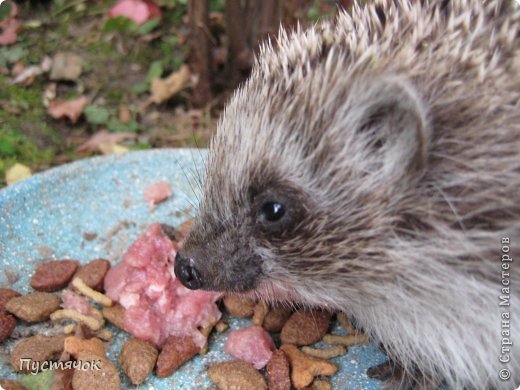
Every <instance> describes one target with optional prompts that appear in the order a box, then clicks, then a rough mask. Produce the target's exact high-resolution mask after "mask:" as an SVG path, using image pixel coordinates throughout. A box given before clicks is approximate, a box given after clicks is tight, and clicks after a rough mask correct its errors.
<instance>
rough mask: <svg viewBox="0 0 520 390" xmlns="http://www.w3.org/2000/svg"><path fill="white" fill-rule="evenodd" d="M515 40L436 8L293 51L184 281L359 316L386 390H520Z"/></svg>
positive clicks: (287, 35)
mask: <svg viewBox="0 0 520 390" xmlns="http://www.w3.org/2000/svg"><path fill="white" fill-rule="evenodd" d="M519 27H520V11H519V9H518V7H516V8H515V6H514V5H513V3H512V2H510V3H507V2H503V3H502V2H497V1H487V2H480V1H471V0H453V1H439V2H437V1H431V2H430V1H428V0H425V1H410V2H407V1H395V2H390V1H389V2H387V3H370V4H365V5H360V4H357V3H356V4H354V6H353V9H352V12H351V13H350V14H348V13H345V12H339V14H338V15H337V17H335V18H334V19H333V20H326V21H323V22H321V24H317V25H315V26H312V27H310V28H309V29H307V30H303V29H301V28H297V29H295V30H294V31H292V32H285V31H281V32H280V33H279V36H278V38H277V40H276V42H274V43H270V42H268V43H266V44H264V45H263V47H262V48H261V50H260V53H259V55H258V58H256V60H255V63H254V66H253V69H252V72H251V75H250V76H249V78H248V79H247V81H245V82H244V84H243V85H241V86H240V87H239V88H238V90H237V91H236V92H235V93H234V95H233V96H232V98H231V99H230V101H229V102H228V104H227V107H226V108H225V110H224V111H223V113H222V116H221V118H220V121H219V123H218V126H217V131H216V134H215V135H214V138H213V139H212V141H211V144H210V148H209V154H208V158H207V162H206V168H205V174H204V182H203V184H202V193H201V199H200V204H199V208H198V213H197V216H196V218H195V220H194V224H193V227H192V230H191V232H190V234H189V236H188V237H187V239H186V241H185V242H184V246H183V248H182V249H181V250H180V251H179V252H178V254H177V256H176V259H175V273H176V275H177V277H178V278H179V279H180V281H181V282H182V283H183V284H184V285H185V286H186V287H188V288H191V289H204V290H215V291H223V292H226V293H230V294H234V293H237V294H246V295H247V294H252V295H254V296H258V297H261V298H262V299H265V300H267V301H278V302H290V303H297V304H300V305H305V306H308V307H316V306H318V307H325V308H327V309H329V310H334V311H339V312H344V313H346V314H348V315H350V316H352V317H353V318H354V319H355V320H356V322H357V324H358V325H359V326H360V327H361V328H362V329H363V330H364V331H365V332H366V333H367V334H368V335H369V336H370V338H371V339H372V340H374V341H376V342H378V343H380V345H381V346H382V347H383V348H384V350H385V351H386V352H387V354H388V356H389V358H390V359H391V360H392V362H395V364H396V365H398V366H399V367H400V368H401V370H400V371H399V370H396V371H395V372H396V375H394V377H393V378H391V379H389V381H388V382H386V387H387V388H429V389H431V388H435V387H436V386H437V385H438V384H439V383H444V384H445V385H448V386H449V387H450V388H453V389H462V388H468V389H485V388H486V389H487V388H507V389H512V388H516V386H518V385H519V384H520V348H518V346H516V345H515V343H513V346H510V345H509V344H508V342H509V343H510V342H511V341H512V340H514V339H515V338H516V337H518V336H516V335H520V320H519V318H520V305H519V303H518V302H520V288H519V287H518V286H519V275H520V266H515V263H514V261H512V262H509V263H506V262H503V261H502V259H503V257H502V256H504V255H505V253H504V251H506V249H505V248H506V247H507V251H508V252H507V256H510V257H509V258H510V259H515V257H516V258H518V254H519V253H520V252H519V248H520V157H519V156H520V39H519V38H520V36H519V35H520V33H519V31H520V30H519ZM505 243H507V246H504V245H505ZM506 301H507V302H506ZM515 342H516V341H515ZM398 372H400V374H399V375H397V373H398ZM508 373H509V374H508ZM508 375H509V376H508Z"/></svg>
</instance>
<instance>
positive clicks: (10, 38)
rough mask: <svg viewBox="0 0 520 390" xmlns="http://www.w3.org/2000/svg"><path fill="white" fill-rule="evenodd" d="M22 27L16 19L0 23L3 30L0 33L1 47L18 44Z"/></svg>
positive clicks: (0, 28) (7, 19)
mask: <svg viewBox="0 0 520 390" xmlns="http://www.w3.org/2000/svg"><path fill="white" fill-rule="evenodd" d="M20 27H21V24H20V22H19V21H18V20H16V19H15V18H11V17H8V18H6V19H4V20H2V21H0V30H2V32H1V33H0V45H12V44H13V43H16V38H17V37H18V31H19V30H20Z"/></svg>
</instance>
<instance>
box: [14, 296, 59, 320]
mask: <svg viewBox="0 0 520 390" xmlns="http://www.w3.org/2000/svg"><path fill="white" fill-rule="evenodd" d="M59 307H60V300H59V298H58V297H57V296H56V295H53V294H49V293H46V292H33V293H30V294H27V295H24V296H20V297H15V298H11V299H10V300H9V301H8V302H7V303H6V305H5V308H6V310H7V311H8V312H10V313H12V314H14V315H15V316H16V317H18V318H20V319H22V320H24V321H27V322H41V321H45V320H48V319H49V316H50V315H51V313H52V312H54V311H55V310H57V309H58V308H59Z"/></svg>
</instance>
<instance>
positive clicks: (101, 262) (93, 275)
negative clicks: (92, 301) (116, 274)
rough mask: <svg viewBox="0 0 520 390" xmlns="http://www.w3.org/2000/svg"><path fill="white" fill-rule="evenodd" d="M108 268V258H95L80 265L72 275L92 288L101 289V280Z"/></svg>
mask: <svg viewBox="0 0 520 390" xmlns="http://www.w3.org/2000/svg"><path fill="white" fill-rule="evenodd" d="M109 269H110V262H109V261H108V260H105V259H96V260H92V261H91V262H90V263H87V264H85V265H84V266H82V267H81V268H80V269H79V270H78V272H76V275H74V277H75V278H80V279H81V280H83V281H84V282H85V284H86V285H87V286H89V287H90V288H93V289H94V290H97V291H103V281H104V279H105V275H106V273H107V272H108V270H109Z"/></svg>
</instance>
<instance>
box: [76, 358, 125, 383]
mask: <svg viewBox="0 0 520 390" xmlns="http://www.w3.org/2000/svg"><path fill="white" fill-rule="evenodd" d="M78 361H81V362H82V363H83V364H84V363H87V362H92V363H93V364H92V365H91V367H90V369H89V370H85V369H75V370H74V376H73V377H72V388H73V389H74V390H95V389H102V390H120V389H121V380H120V379H119V373H118V372H117V368H116V367H115V366H114V364H113V363H112V362H111V361H110V360H108V359H105V358H103V357H99V356H98V355H96V354H94V353H92V352H89V351H82V352H80V353H79V354H78ZM94 365H95V366H94Z"/></svg>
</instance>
